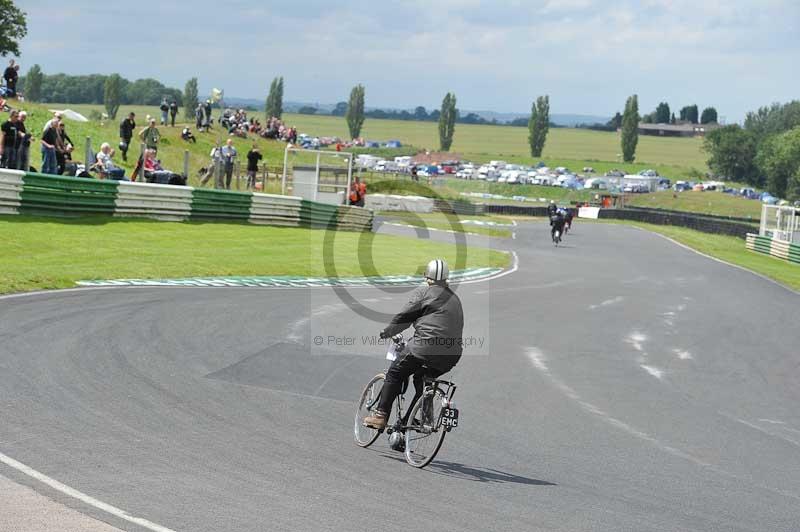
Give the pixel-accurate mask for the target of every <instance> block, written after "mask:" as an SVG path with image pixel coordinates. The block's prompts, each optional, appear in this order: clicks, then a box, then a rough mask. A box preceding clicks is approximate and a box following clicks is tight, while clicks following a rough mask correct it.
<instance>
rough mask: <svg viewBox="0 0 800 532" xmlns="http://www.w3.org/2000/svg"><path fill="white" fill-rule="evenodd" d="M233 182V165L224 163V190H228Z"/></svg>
mask: <svg viewBox="0 0 800 532" xmlns="http://www.w3.org/2000/svg"><path fill="white" fill-rule="evenodd" d="M232 180H233V163H225V188H227V189H228V190H230V188H231V181H232Z"/></svg>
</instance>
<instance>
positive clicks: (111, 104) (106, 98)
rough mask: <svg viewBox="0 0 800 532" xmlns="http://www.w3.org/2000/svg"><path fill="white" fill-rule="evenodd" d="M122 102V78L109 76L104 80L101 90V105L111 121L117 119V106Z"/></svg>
mask: <svg viewBox="0 0 800 532" xmlns="http://www.w3.org/2000/svg"><path fill="white" fill-rule="evenodd" d="M121 101H122V76H120V75H119V74H111V75H110V76H108V77H107V78H106V82H105V85H104V90H103V104H104V105H105V107H106V112H107V113H108V117H109V118H110V119H111V120H114V119H115V118H117V111H119V104H120V102H121Z"/></svg>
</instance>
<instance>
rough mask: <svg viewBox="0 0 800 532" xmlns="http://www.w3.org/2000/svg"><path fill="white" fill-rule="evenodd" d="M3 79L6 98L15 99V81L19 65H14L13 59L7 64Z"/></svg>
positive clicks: (17, 77) (17, 76)
mask: <svg viewBox="0 0 800 532" xmlns="http://www.w3.org/2000/svg"><path fill="white" fill-rule="evenodd" d="M3 79H5V80H6V89H7V90H8V97H9V98H16V97H17V80H18V79H19V65H18V64H16V63H15V62H14V60H13V59H12V60H11V61H9V62H8V67H6V69H5V71H4V72H3Z"/></svg>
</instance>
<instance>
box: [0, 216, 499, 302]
mask: <svg viewBox="0 0 800 532" xmlns="http://www.w3.org/2000/svg"><path fill="white" fill-rule="evenodd" d="M373 237H374V238H373ZM324 238H325V231H320V230H309V229H299V228H280V227H264V226H253V225H247V224H227V223H194V222H192V223H163V222H157V221H145V220H129V219H109V218H82V219H75V220H55V219H49V218H30V217H23V216H0V241H1V242H3V244H4V246H3V258H2V260H1V262H0V264H2V266H1V267H0V293H9V292H23V291H29V290H37V289H50V288H67V287H71V286H74V284H75V281H79V280H94V279H120V278H150V279H156V278H178V277H193V276H212V275H213V276H227V275H301V276H326V275H327V273H326V268H325V264H326V263H328V264H331V263H332V264H334V265H335V267H336V272H337V274H338V275H339V276H341V277H346V276H358V275H364V274H365V272H362V269H361V267H360V265H359V253H363V252H364V251H367V255H369V253H368V252H369V250H370V249H371V256H372V260H373V261H374V264H375V269H376V270H377V273H378V274H381V275H394V274H408V273H413V272H417V271H419V270H420V268H422V267H423V266H424V265H425V264H426V263H427V262H428V261H429V260H430V258H431V257H444V258H445V259H446V260H448V261H449V262H450V263H451V264H454V263H455V259H456V251H457V250H456V246H455V245H447V244H442V243H436V242H429V241H420V240H415V239H408V238H401V237H395V236H390V235H373V234H371V233H367V234H361V233H347V232H337V233H335V240H334V253H333V258H332V259H331V258H330V257H325V256H324V253H323V241H324ZM398 249H402V250H403V252H402V253H397V250H398ZM508 260H509V259H508V255H507V254H505V253H501V252H498V251H491V250H488V249H482V248H470V249H469V250H468V252H467V267H473V266H500V267H504V266H506V265H507V264H508ZM367 273H368V272H367Z"/></svg>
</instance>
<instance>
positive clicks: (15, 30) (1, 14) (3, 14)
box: [0, 0, 28, 57]
mask: <svg viewBox="0 0 800 532" xmlns="http://www.w3.org/2000/svg"><path fill="white" fill-rule="evenodd" d="M26 15H27V13H25V12H24V11H22V10H21V9H19V8H18V7H17V6H15V5H14V2H12V0H0V55H1V56H3V57H5V56H7V55H8V54H11V55H16V56H18V55H19V41H21V40H22V38H23V37H25V35H27V34H28V25H27V23H26V22H25V17H26Z"/></svg>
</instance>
